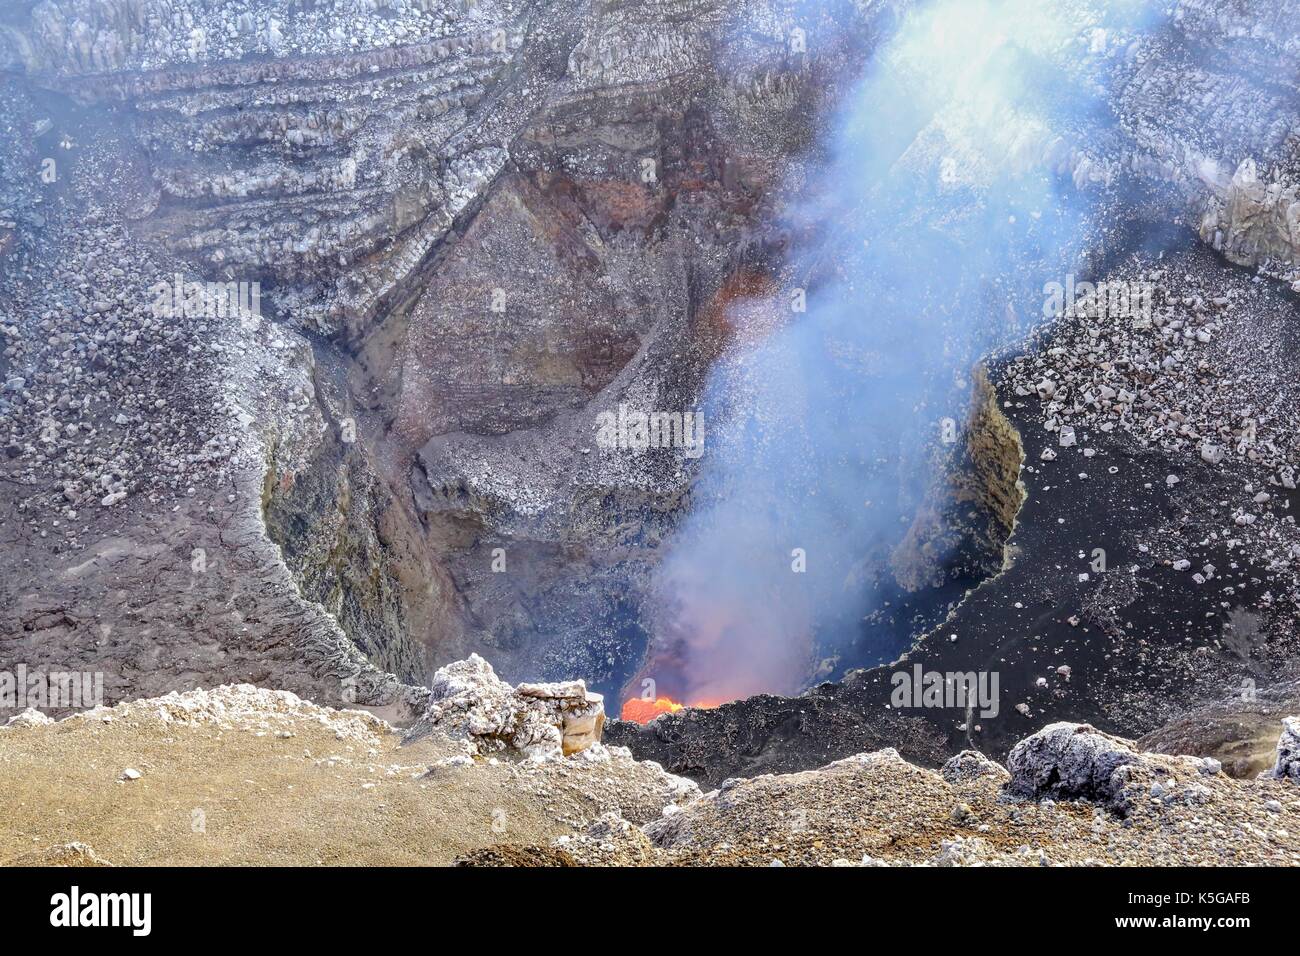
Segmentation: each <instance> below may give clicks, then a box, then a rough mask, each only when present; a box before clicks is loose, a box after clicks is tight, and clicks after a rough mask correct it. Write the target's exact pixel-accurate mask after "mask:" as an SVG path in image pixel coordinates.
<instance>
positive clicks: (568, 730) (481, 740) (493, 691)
mask: <svg viewBox="0 0 1300 956" xmlns="http://www.w3.org/2000/svg"><path fill="white" fill-rule="evenodd" d="M430 691H431V693H430V698H429V704H428V708H427V709H426V710H425V712H424V714H423V716H422V717H421V718H420V719H419V720H418V721H417V722H416V723H415V724H414V726H412V727H411V729H410V730H409V731H408V732H407V734H406V738H405V739H406V741H407V742H408V743H409V742H412V741H414V740H419V739H420V738H422V737H426V736H428V735H429V734H431V733H434V732H436V731H440V732H443V733H446V734H448V735H449V736H451V737H453V738H457V739H464V740H467V741H468V742H469V743H470V744H471V746H472V747H473V748H474V751H475V752H476V753H478V754H484V755H485V754H490V753H495V752H499V751H502V750H517V751H520V752H522V753H524V754H527V755H528V756H529V757H532V758H535V759H547V758H550V757H558V756H561V755H564V756H568V755H570V754H575V753H578V752H580V751H583V750H586V749H587V748H589V747H591V746H592V745H593V744H596V743H599V741H600V733H601V729H602V728H603V727H604V725H605V704H604V698H603V697H602V696H601V695H600V694H593V693H590V692H589V691H588V690H587V685H586V684H585V683H584V682H583V681H580V680H579V681H564V682H562V683H554V684H520V685H519V686H518V687H511V686H510V685H509V684H507V683H506V682H505V681H503V680H502V679H501V678H499V677H497V675H496V672H495V671H494V670H493V669H492V665H491V664H489V663H488V662H487V661H485V660H484V659H483V658H481V657H479V656H478V655H477V654H471V655H470V656H469V658H468V659H466V660H463V661H456V662H455V663H453V664H448V665H447V666H446V667H442V668H439V669H438V671H437V673H435V674H434V675H433V683H432V686H431V688H430Z"/></svg>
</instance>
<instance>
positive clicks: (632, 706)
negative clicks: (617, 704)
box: [619, 697, 723, 724]
mask: <svg viewBox="0 0 1300 956" xmlns="http://www.w3.org/2000/svg"><path fill="white" fill-rule="evenodd" d="M722 703H723V701H721V700H707V701H706V700H697V701H696V702H695V703H693V704H679V703H678V702H677V701H675V700H673V699H672V698H671V697H660V698H658V699H657V700H645V699H643V698H641V697H631V698H629V699H627V700H625V701H623V712H622V713H621V714H619V716H620V717H622V718H623V719H624V720H632V721H636V722H637V723H638V724H648V723H650V721H652V720H654V719H655V718H656V717H659V716H660V715H662V714H675V713H677V712H678V711H679V710H685V709H686V708H687V707H696V708H699V709H702V710H704V709H709V708H712V707H718V706H720V705H721V704H722Z"/></svg>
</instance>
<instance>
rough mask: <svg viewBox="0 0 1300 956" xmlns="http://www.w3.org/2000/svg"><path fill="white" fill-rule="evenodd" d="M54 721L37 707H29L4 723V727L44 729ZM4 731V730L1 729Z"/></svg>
mask: <svg viewBox="0 0 1300 956" xmlns="http://www.w3.org/2000/svg"><path fill="white" fill-rule="evenodd" d="M52 723H54V720H53V719H52V718H50V717H47V716H45V714H43V713H41V712H40V711H39V710H37V709H36V708H35V707H28V708H27V709H26V710H24V711H23V712H22V713H21V714H16V715H14V716H13V717H10V718H9V719H8V720H7V721H5V722H4V725H3V726H4V727H43V726H45V725H46V724H52ZM0 729H3V728H0Z"/></svg>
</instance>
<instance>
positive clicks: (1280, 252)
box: [1200, 159, 1300, 266]
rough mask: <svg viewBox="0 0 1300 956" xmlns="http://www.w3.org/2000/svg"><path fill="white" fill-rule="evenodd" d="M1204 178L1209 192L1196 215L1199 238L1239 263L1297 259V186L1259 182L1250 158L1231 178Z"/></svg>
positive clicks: (1299, 213)
mask: <svg viewBox="0 0 1300 956" xmlns="http://www.w3.org/2000/svg"><path fill="white" fill-rule="evenodd" d="M1206 181H1207V185H1209V186H1210V188H1211V189H1212V190H1213V192H1214V196H1213V198H1212V199H1211V200H1210V201H1209V202H1208V204H1207V208H1206V210H1205V214H1204V215H1203V216H1202V218H1201V226H1200V235H1201V239H1202V240H1203V241H1204V242H1207V243H1209V244H1210V245H1212V246H1213V247H1214V248H1215V249H1217V250H1218V251H1220V252H1222V253H1223V254H1224V255H1225V256H1227V257H1228V258H1229V259H1230V260H1231V261H1233V262H1235V263H1237V264H1238V265H1246V266H1253V265H1256V264H1258V263H1260V262H1263V261H1264V260H1266V259H1277V260H1281V261H1283V262H1297V261H1300V187H1297V186H1294V185H1290V186H1288V185H1287V184H1285V183H1280V182H1273V183H1269V182H1265V181H1263V180H1262V179H1260V177H1259V174H1258V172H1257V171H1256V168H1255V163H1254V162H1253V161H1252V160H1249V159H1247V160H1243V161H1242V163H1241V165H1240V166H1238V167H1237V171H1236V173H1235V174H1233V176H1232V178H1231V179H1230V180H1225V179H1223V178H1219V179H1215V178H1213V177H1207V179H1206Z"/></svg>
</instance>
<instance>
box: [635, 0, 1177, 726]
mask: <svg viewBox="0 0 1300 956" xmlns="http://www.w3.org/2000/svg"><path fill="white" fill-rule="evenodd" d="M1157 6H1158V5H1156V4H1153V3H1147V2H1109V3H1089V2H1069V0H1056V2H1049V0H941V2H937V3H931V4H927V5H925V6H923V7H922V8H920V9H916V10H913V11H912V12H911V13H910V14H908V15H907V16H906V17H905V18H904V19H903V20H902V21H901V22H900V23H899V25H898V27H897V29H896V30H895V32H894V33H893V35H892V36H891V37H890V38H889V39H888V40H886V41H885V42H884V43H883V44H882V45H881V46H879V47H878V48H877V49H876V51H875V52H874V54H873V55H872V57H871V61H870V63H869V64H868V66H867V69H866V73H865V75H864V76H863V77H862V78H861V79H860V81H859V82H858V83H857V85H856V87H855V89H854V90H853V91H852V93H851V94H850V95H849V96H847V97H846V98H845V101H844V103H843V106H842V110H841V113H840V115H839V117H838V122H837V123H836V124H835V133H834V136H833V139H832V141H831V142H830V143H828V144H827V145H826V147H825V150H824V154H823V155H821V156H819V157H818V158H817V160H816V161H815V163H816V166H815V168H814V169H813V170H812V171H811V172H810V173H809V175H808V176H807V177H806V181H807V182H809V183H814V184H815V189H813V190H812V191H811V192H810V191H808V190H805V191H804V194H803V195H802V196H800V198H799V199H798V200H797V201H796V202H795V203H794V204H793V205H792V206H791V208H789V209H788V210H787V213H786V215H787V217H788V219H789V225H790V227H791V230H792V233H793V234H794V235H795V236H797V237H803V236H812V237H813V238H811V239H803V238H800V239H797V240H796V242H795V251H794V252H793V253H792V254H791V255H792V258H791V260H790V262H789V266H790V268H789V273H790V274H791V275H793V276H795V277H796V283H799V282H800V280H802V284H803V285H804V286H806V288H807V311H806V313H804V314H791V303H790V300H787V299H785V298H782V299H781V300H780V301H779V302H774V303H770V304H769V307H771V308H780V309H782V310H784V311H785V312H786V314H787V315H789V321H787V322H786V323H785V324H784V326H783V327H782V328H781V329H780V330H779V331H777V332H775V333H773V334H771V335H770V336H769V337H768V338H766V339H765V340H764V341H762V342H761V344H759V345H757V346H752V347H749V348H747V349H744V350H741V351H737V352H736V353H734V354H731V355H730V356H728V357H727V359H726V360H725V361H724V362H722V363H721V364H720V365H719V366H718V367H717V368H716V369H715V371H714V373H713V375H712V378H711V380H710V382H709V384H708V387H707V389H706V392H705V395H704V398H703V406H704V409H705V415H706V417H707V418H708V420H709V421H710V423H711V424H713V432H712V434H711V435H710V446H709V448H708V450H707V453H706V454H705V456H704V459H703V470H702V472H701V475H700V479H699V481H698V484H697V486H696V489H695V505H694V508H693V510H692V513H691V515H690V517H689V518H688V519H687V521H686V523H685V525H684V527H683V529H682V532H681V534H680V537H679V538H678V540H677V541H676V542H675V546H674V549H673V551H672V552H671V553H670V554H669V555H668V557H667V559H666V560H665V562H664V564H663V566H662V568H661V572H660V578H659V580H658V587H659V589H660V595H661V598H663V600H662V601H661V604H660V606H661V607H662V608H664V613H663V615H662V619H661V620H660V621H658V622H655V625H656V645H655V648H654V649H652V656H656V655H657V656H658V659H661V660H663V659H668V660H675V663H676V666H677V668H678V669H679V670H680V672H681V674H682V676H683V679H684V680H685V681H686V682H687V685H688V686H687V687H686V688H685V692H684V696H685V699H687V700H688V701H690V702H717V701H721V700H728V699H732V698H735V697H740V696H745V695H749V694H753V693H758V692H777V693H790V692H794V691H796V690H798V689H799V688H800V687H801V686H802V685H803V684H804V683H805V682H806V680H807V678H808V676H809V668H810V664H811V659H812V654H813V646H814V645H813V641H814V635H815V640H816V644H817V645H818V646H820V647H823V648H825V647H828V646H829V647H833V646H836V645H837V644H840V642H844V641H847V640H849V639H851V638H852V637H853V636H855V634H856V633H857V628H858V627H859V626H860V623H859V622H860V621H861V618H862V615H863V614H865V613H866V612H867V611H868V610H870V608H869V607H867V606H866V604H867V601H868V594H869V591H868V589H866V588H865V587H864V586H863V584H862V581H863V577H864V574H866V573H869V571H870V569H869V568H865V567H864V566H863V562H864V561H868V560H870V557H869V556H872V555H875V556H877V557H878V556H879V555H881V554H882V553H888V549H889V548H890V547H891V546H892V545H893V544H894V543H896V542H897V540H898V539H899V538H900V536H901V534H902V533H903V532H904V531H906V528H907V526H908V524H910V522H911V521H912V518H913V517H914V515H915V513H916V508H917V505H918V503H919V501H920V500H921V499H922V497H923V496H924V494H925V491H926V489H927V487H928V486H929V484H930V482H931V481H932V479H933V475H932V474H931V466H930V462H931V456H930V452H931V451H932V450H933V448H934V445H935V443H936V442H937V441H938V428H939V422H940V420H941V419H943V418H945V417H947V418H952V419H954V420H956V421H957V422H962V421H964V418H965V412H966V405H967V404H968V402H969V396H970V386H969V381H968V377H969V373H970V370H971V368H972V366H973V365H974V363H975V362H976V361H977V360H978V359H979V357H980V356H982V355H984V354H986V353H987V352H988V351H989V350H991V349H992V348H995V347H997V346H999V345H1001V344H1005V343H1006V342H1008V341H1011V340H1012V339H1013V337H1016V336H1018V335H1019V334H1021V333H1023V331H1024V327H1025V324H1026V323H1027V322H1028V321H1030V320H1031V319H1033V318H1035V317H1038V316H1041V312H1042V287H1043V283H1044V282H1045V281H1047V280H1049V279H1051V278H1059V277H1060V276H1062V275H1064V274H1066V273H1068V272H1069V271H1071V269H1072V267H1073V265H1074V263H1075V262H1076V261H1077V257H1078V256H1079V254H1080V253H1081V252H1082V251H1083V249H1084V248H1085V247H1086V245H1087V239H1086V237H1087V236H1088V235H1090V233H1091V231H1092V230H1091V229H1090V226H1092V225H1094V224H1095V223H1094V220H1095V219H1096V211H1095V209H1094V208H1093V207H1094V206H1095V203H1096V199H1097V196H1096V194H1095V192H1093V193H1090V192H1088V191H1086V190H1084V191H1081V190H1079V189H1077V188H1076V186H1075V184H1074V183H1072V182H1071V181H1070V180H1069V179H1068V177H1061V176H1057V175H1056V174H1055V173H1053V172H1052V171H1051V170H1052V166H1053V165H1054V164H1056V162H1055V159H1054V157H1059V155H1060V154H1061V152H1062V151H1063V150H1068V146H1069V143H1070V136H1071V134H1072V133H1073V132H1074V131H1075V130H1080V129H1090V130H1094V131H1095V130H1096V129H1098V128H1099V116H1102V115H1103V114H1104V110H1105V109H1106V105H1105V94H1106V83H1107V80H1108V78H1109V76H1110V74H1111V71H1112V68H1113V66H1114V65H1116V64H1117V63H1119V62H1122V60H1123V58H1124V57H1125V56H1127V55H1129V53H1130V45H1131V44H1132V42H1133V40H1134V38H1135V36H1136V35H1138V34H1139V33H1140V32H1142V31H1144V30H1148V29H1151V28H1153V27H1154V26H1156V24H1157V18H1158V16H1160V15H1163V5H1159V6H1160V11H1159V12H1158V11H1157V10H1156V7H1157ZM810 39H811V40H812V41H814V42H815V38H810ZM1101 125H1104V122H1103V123H1102V124H1101ZM789 294H792V291H791V290H788V289H787V290H786V291H785V292H784V293H783V296H784V295H789ZM738 322H739V323H740V324H742V325H743V324H744V317H743V316H740V317H738ZM795 549H802V552H803V553H804V554H806V572H805V573H796V571H795V570H794V568H795V567H796V566H797V562H798V560H799V555H798V552H795Z"/></svg>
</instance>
